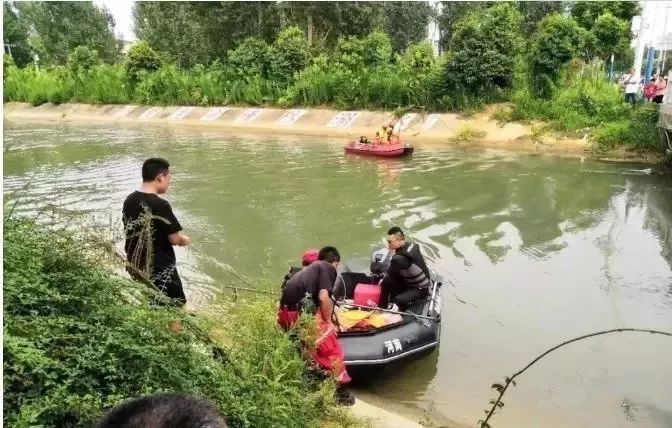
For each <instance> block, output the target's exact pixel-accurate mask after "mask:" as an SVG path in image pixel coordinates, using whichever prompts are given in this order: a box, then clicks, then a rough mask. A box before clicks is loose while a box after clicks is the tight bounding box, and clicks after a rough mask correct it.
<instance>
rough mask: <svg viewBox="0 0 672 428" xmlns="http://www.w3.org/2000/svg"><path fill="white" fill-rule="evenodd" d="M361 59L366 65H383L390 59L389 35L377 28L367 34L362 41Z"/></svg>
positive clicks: (390, 44) (390, 43) (374, 66)
mask: <svg viewBox="0 0 672 428" xmlns="http://www.w3.org/2000/svg"><path fill="white" fill-rule="evenodd" d="M362 48H363V51H362V59H363V60H364V65H365V66H366V67H372V68H376V67H383V66H385V65H388V64H389V63H390V60H391V59H392V42H391V41H390V36H388V35H387V34H386V33H384V32H382V31H380V30H377V31H372V32H371V33H370V34H369V35H367V36H366V37H365V38H364V40H363V43H362Z"/></svg>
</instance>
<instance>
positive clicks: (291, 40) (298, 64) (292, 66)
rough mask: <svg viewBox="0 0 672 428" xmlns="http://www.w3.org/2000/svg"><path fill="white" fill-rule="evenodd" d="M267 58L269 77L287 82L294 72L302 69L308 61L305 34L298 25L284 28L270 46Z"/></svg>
mask: <svg viewBox="0 0 672 428" xmlns="http://www.w3.org/2000/svg"><path fill="white" fill-rule="evenodd" d="M269 58H270V61H269V73H268V74H269V77H270V78H271V79H272V80H275V81H277V82H282V83H289V82H290V81H291V80H292V79H293V78H294V73H297V72H299V71H301V70H303V69H304V68H305V67H306V66H307V65H308V63H309V62H310V51H309V50H308V43H307V41H306V34H305V33H304V32H303V31H302V30H301V29H300V28H298V27H287V28H285V29H284V30H282V31H281V32H280V34H278V38H277V39H276V41H275V42H274V43H273V45H272V46H271V48H270V50H269Z"/></svg>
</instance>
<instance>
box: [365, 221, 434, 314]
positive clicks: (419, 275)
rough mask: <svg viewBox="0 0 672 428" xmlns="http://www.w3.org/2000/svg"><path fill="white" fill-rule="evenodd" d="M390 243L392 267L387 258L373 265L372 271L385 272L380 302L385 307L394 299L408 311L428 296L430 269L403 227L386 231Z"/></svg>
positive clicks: (400, 306)
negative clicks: (405, 234)
mask: <svg viewBox="0 0 672 428" xmlns="http://www.w3.org/2000/svg"><path fill="white" fill-rule="evenodd" d="M387 245H388V249H389V254H390V255H391V257H386V259H387V260H389V267H388V266H387V264H386V263H385V262H386V261H387V260H385V259H383V260H381V261H380V262H378V263H376V262H375V260H374V263H372V265H371V270H372V272H374V270H376V269H377V270H383V272H380V273H385V277H384V279H383V282H382V295H381V302H380V306H381V307H383V308H386V307H387V306H388V303H389V301H390V300H392V301H393V302H394V303H395V304H396V305H397V306H398V308H399V310H400V311H405V310H406V309H408V307H409V306H410V305H411V304H412V303H413V302H414V301H416V300H418V299H421V298H423V297H426V296H427V293H428V292H429V286H430V275H429V269H428V268H427V264H426V263H425V259H424V257H423V256H422V253H420V247H419V246H418V244H416V243H413V242H407V241H406V237H405V236H404V232H403V231H402V230H401V228H399V227H397V226H395V227H392V228H391V229H390V230H388V231H387ZM374 273H376V272H374Z"/></svg>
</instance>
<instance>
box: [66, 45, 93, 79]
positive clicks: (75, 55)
mask: <svg viewBox="0 0 672 428" xmlns="http://www.w3.org/2000/svg"><path fill="white" fill-rule="evenodd" d="M98 64H100V58H99V57H98V52H96V51H95V50H93V49H89V48H87V47H86V46H77V47H76V48H75V50H74V51H72V53H71V54H70V56H69V57H68V67H69V68H70V70H71V71H72V72H73V73H74V74H79V73H82V72H87V71H89V70H91V69H92V68H94V67H95V66H96V65H98Z"/></svg>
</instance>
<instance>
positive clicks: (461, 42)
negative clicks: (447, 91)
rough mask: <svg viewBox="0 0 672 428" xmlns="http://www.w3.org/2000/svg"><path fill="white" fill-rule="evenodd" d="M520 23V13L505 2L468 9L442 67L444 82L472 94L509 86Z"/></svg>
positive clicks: (455, 29)
mask: <svg viewBox="0 0 672 428" xmlns="http://www.w3.org/2000/svg"><path fill="white" fill-rule="evenodd" d="M520 24H521V15H520V12H518V11H517V10H516V8H515V7H513V6H512V5H511V4H508V3H500V4H497V5H495V6H492V7H490V8H488V9H485V10H479V11H477V12H472V13H470V14H469V15H467V17H466V18H465V19H463V20H461V21H459V22H458V23H457V24H456V25H455V27H454V32H453V39H452V42H451V45H452V50H451V55H452V60H451V61H449V62H448V64H447V67H446V76H445V80H446V82H447V83H448V85H449V86H450V84H453V85H454V86H456V87H457V88H458V89H459V88H465V89H467V90H468V92H470V93H472V94H482V93H484V92H486V91H489V90H490V89H491V88H492V87H493V86H495V87H499V88H507V87H509V86H510V85H511V83H512V81H513V71H514V66H515V58H516V56H517V54H519V53H520V51H521V48H522V38H521V35H520Z"/></svg>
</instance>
